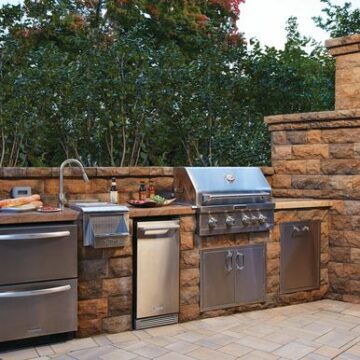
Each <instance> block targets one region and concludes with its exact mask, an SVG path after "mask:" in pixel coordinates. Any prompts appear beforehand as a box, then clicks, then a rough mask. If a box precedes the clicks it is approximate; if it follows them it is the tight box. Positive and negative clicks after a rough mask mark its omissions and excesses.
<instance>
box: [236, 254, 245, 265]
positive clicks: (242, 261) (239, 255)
mask: <svg viewBox="0 0 360 360" xmlns="http://www.w3.org/2000/svg"><path fill="white" fill-rule="evenodd" d="M240 259H241V262H240ZM244 267H245V256H244V254H243V253H241V252H238V251H237V252H236V270H243V269H244Z"/></svg>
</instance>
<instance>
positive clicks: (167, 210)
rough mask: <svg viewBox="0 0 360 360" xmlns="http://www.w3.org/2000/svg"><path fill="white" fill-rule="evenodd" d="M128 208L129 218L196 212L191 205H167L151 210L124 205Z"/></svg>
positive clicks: (191, 213)
mask: <svg viewBox="0 0 360 360" xmlns="http://www.w3.org/2000/svg"><path fill="white" fill-rule="evenodd" d="M126 206H127V207H128V208H129V216H130V218H136V217H151V216H176V215H194V214H195V212H196V210H195V209H193V208H192V207H191V205H180V204H175V205H169V206H162V207H152V208H136V207H133V206H131V205H126Z"/></svg>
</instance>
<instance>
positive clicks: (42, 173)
mask: <svg viewBox="0 0 360 360" xmlns="http://www.w3.org/2000/svg"><path fill="white" fill-rule="evenodd" d="M173 169H174V168H173V167H155V166H152V167H87V168H85V170H86V173H87V174H88V176H89V177H90V178H102V177H103V178H109V177H171V176H173ZM261 169H262V171H263V173H264V175H266V176H271V175H273V174H274V169H273V168H272V167H270V166H264V167H262V168H261ZM64 174H65V176H66V177H76V178H77V177H79V176H80V177H81V172H80V169H79V168H75V167H73V168H71V167H68V168H65V172H64ZM58 177H59V168H58V167H1V168H0V178H17V179H27V178H58Z"/></svg>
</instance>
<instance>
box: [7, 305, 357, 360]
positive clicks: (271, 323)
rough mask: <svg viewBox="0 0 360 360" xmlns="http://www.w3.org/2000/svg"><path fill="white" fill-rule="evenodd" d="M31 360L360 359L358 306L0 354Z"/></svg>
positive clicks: (276, 312) (269, 313) (267, 314)
mask: <svg viewBox="0 0 360 360" xmlns="http://www.w3.org/2000/svg"><path fill="white" fill-rule="evenodd" d="M0 351H1V350H0ZM30 359H34V360H35V359H36V360H48V359H57V360H92V359H97V360H146V359H158V360H196V359H197V360H233V359H240V360H247V359H248V360H257V359H260V360H272V359H278V360H292V359H303V360H324V359H339V360H340V359H345V360H354V359H355V360H360V306H359V305H357V304H350V303H344V302H338V301H332V300H321V301H316V302H312V303H306V304H299V305H292V306H286V307H280V308H274V309H268V310H259V311H252V312H248V313H241V314H234V315H230V316H222V317H218V318H212V319H204V320H198V321H191V322H188V323H184V324H178V325H171V326H163V327H159V328H153V329H147V330H139V331H127V332H124V333H120V334H108V335H98V336H94V337H93V338H85V339H74V340H70V341H66V342H63V343H54V344H48V345H43V346H38V347H34V348H23V349H16V350H15V349H14V350H12V351H6V352H0V360H30Z"/></svg>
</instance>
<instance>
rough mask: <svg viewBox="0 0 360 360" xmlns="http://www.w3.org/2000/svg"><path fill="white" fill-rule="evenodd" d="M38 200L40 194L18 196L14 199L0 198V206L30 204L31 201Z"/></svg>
mask: <svg viewBox="0 0 360 360" xmlns="http://www.w3.org/2000/svg"><path fill="white" fill-rule="evenodd" d="M39 200H40V195H37V194H36V195H32V196H24V197H18V198H16V199H6V200H0V208H4V207H14V206H19V205H25V204H30V203H31V202H33V201H39Z"/></svg>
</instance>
